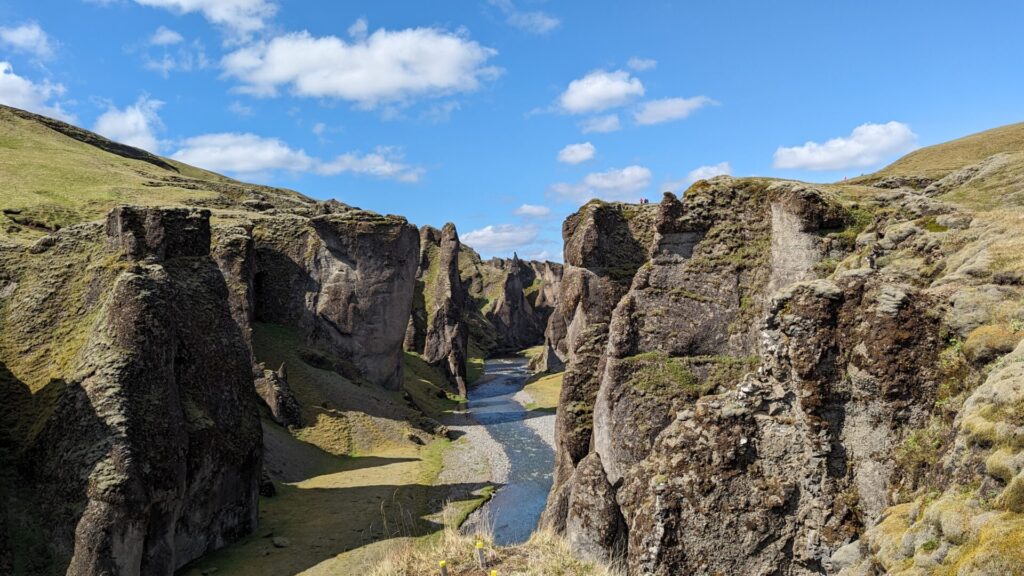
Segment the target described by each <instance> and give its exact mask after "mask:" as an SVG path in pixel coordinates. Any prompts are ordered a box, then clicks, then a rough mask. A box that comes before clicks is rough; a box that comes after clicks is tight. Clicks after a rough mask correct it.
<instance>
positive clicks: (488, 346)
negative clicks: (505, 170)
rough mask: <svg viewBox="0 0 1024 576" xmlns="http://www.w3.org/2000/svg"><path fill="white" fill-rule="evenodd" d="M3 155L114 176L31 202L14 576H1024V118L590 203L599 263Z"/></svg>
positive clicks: (591, 249)
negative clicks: (452, 551) (825, 170)
mask: <svg viewBox="0 0 1024 576" xmlns="http://www.w3.org/2000/svg"><path fill="white" fill-rule="evenodd" d="M0 141H2V142H3V143H4V151H3V154H2V156H3V162H4V164H3V170H4V171H5V172H4V173H5V176H4V178H7V179H8V180H9V181H14V180H16V179H21V180H28V179H30V178H33V177H35V176H34V175H37V174H38V173H39V172H41V171H45V170H57V169H59V170H61V171H62V173H64V174H69V175H71V176H68V178H72V177H73V178H74V179H75V182H80V183H81V186H80V187H79V192H78V193H76V194H70V195H68V194H63V193H61V192H59V191H57V190H55V189H48V188H43V187H37V186H34V185H33V186H32V187H31V191H29V192H25V191H23V190H26V188H18V189H17V191H15V188H14V187H13V186H12V188H11V191H8V192H5V191H2V190H0V209H2V211H3V216H2V218H0V224H2V228H0V386H2V387H3V393H4V398H6V399H7V405H8V406H10V407H11V409H9V410H8V411H7V412H6V416H5V417H4V418H2V419H0V505H2V509H0V574H12V575H19V576H20V575H33V576H34V575H50V574H69V575H75V576H91V575H95V576H101V575H103V576H106V575H118V576H120V575H125V576H128V575H172V574H186V575H189V576H200V575H202V576H208V575H209V574H214V573H216V574H218V575H225V574H227V575H231V574H273V575H278V574H281V575H284V574H299V573H303V574H372V575H374V576H380V575H383V574H433V573H435V572H434V571H435V570H436V566H437V563H436V560H437V558H435V557H434V556H437V555H439V554H441V552H436V550H437V549H438V546H439V545H438V544H437V543H438V542H439V541H440V542H448V540H446V539H447V538H455V539H457V538H458V537H459V534H461V533H460V532H459V530H460V529H462V530H463V531H464V532H465V534H463V536H464V537H466V538H468V539H475V537H476V536H478V535H480V536H481V537H486V538H487V543H486V546H487V554H488V555H489V558H491V561H492V563H493V565H494V566H495V567H497V568H498V569H500V570H506V571H504V572H500V573H501V574H505V573H520V572H516V570H520V569H522V570H525V569H526V568H524V566H526V564H528V562H529V561H531V560H529V559H530V558H535V557H537V556H536V555H537V554H541V551H543V550H548V551H550V550H558V551H563V550H564V554H565V556H567V557H569V559H568V560H566V562H567V563H568V564H571V566H573V567H575V568H573V570H576V571H566V572H565V573H566V574H599V573H600V574H605V573H607V574H611V573H616V574H623V575H631V576H640V575H656V576H672V575H677V574H709V575H712V574H714V575H718V574H722V575H726V574H728V575H732V574H737V575H739V574H744V575H746V574H749V575H765V576H767V575H812V574H828V575H844V576H866V575H876V574H905V575H920V574H950V575H958V576H959V575H967V574H983V575H988V574H990V575H1003V574H1022V573H1024V568H1022V567H1024V547H1021V546H1020V543H1021V542H1020V538H1021V534H1024V451H1022V446H1024V443H1022V442H1021V439H1022V438H1024V418H1022V414H1024V344H1022V343H1021V342H1022V340H1024V256H1022V255H1024V235H1022V234H1021V231H1022V230H1024V124H1016V125H1011V126H1006V127H1003V128H997V129H995V130H991V131H989V132H984V133H980V134H976V135H973V136H968V137H966V138H963V139H960V140H956V141H952V142H949V143H946V144H940V145H937V146H933V147H929V148H922V149H920V150H917V151H915V152H912V153H911V154H909V155H908V156H906V157H904V158H903V159H901V160H898V161H897V162H895V163H894V164H892V165H890V166H889V167H887V168H884V169H883V170H881V171H879V172H877V173H873V174H868V175H864V176H861V177H859V178H855V179H852V180H848V181H844V182H837V183H834V184H811V183H803V182H797V181H792V180H780V179H770V178H756V177H752V178H734V177H731V176H718V177H714V178H710V179H700V180H698V181H696V182H695V183H694V184H692V185H691V186H690V187H689V188H687V189H686V190H685V192H684V193H683V194H681V196H677V195H675V194H673V193H665V194H664V196H663V197H662V199H661V200H660V202H657V203H640V204H633V203H624V202H606V201H601V200H590V201H588V202H586V203H585V204H583V205H582V206H581V207H580V208H579V209H578V210H577V211H576V212H575V213H574V214H572V215H571V216H569V217H568V218H567V219H566V220H565V221H564V224H563V226H562V234H563V241H564V250H563V258H562V259H563V260H564V264H559V263H555V262H550V261H533V260H524V259H520V258H519V257H518V256H517V255H513V257H512V258H504V259H503V258H492V259H483V258H482V257H481V256H480V254H479V253H478V252H476V251H475V250H473V248H472V247H470V246H468V245H465V244H463V243H462V242H461V240H460V238H459V234H458V231H457V230H456V228H455V226H454V224H451V223H448V224H445V225H443V226H442V227H441V228H435V227H432V226H428V225H424V226H419V227H418V226H416V225H414V224H412V223H410V222H409V221H408V220H406V218H404V217H402V216H397V215H381V214H377V213H374V212H371V211H367V210H363V209H360V208H357V207H354V206H349V205H347V204H344V203H342V202H340V201H337V200H329V201H317V200H313V199H311V198H308V197H306V196H303V195H302V194H299V193H297V192H293V191H290V190H284V189H278V188H271V187H264V186H258V185H251V184H245V183H242V182H239V181H236V180H232V179H230V178H227V177H224V176H220V175H217V174H214V173H212V172H207V171H204V170H201V169H198V168H195V167H192V166H189V165H186V164H183V163H181V162H178V161H176V160H171V159H167V158H162V157H158V156H155V155H153V154H150V153H148V152H145V151H143V150H140V149H136V148H131V147H128V146H125V145H121V144H117V143H115V142H112V141H110V140H107V139H106V138H103V137H102V136H99V135H97V134H93V133H91V132H88V131H85V130H82V129H80V128H77V127H75V126H72V125H70V124H66V123H64V122H61V121H58V120H53V119H50V118H46V117H42V116H38V115H35V114H32V113H29V112H25V111H22V110H19V109H16V108H10V107H7V106H0ZM38 150H48V151H50V152H48V154H47V155H46V156H45V157H41V156H40V155H38V154H36V153H35V152H36V151H38ZM9 181H5V182H6V183H7V184H8V185H10V182H9ZM94 182H103V183H104V184H103V186H98V187H97V186H94V185H93V184H92V183H94ZM86 183H89V185H88V186H87V185H86ZM484 254H487V252H484ZM549 487H550V491H548V488H549ZM535 529H536V532H535ZM488 533H489V534H488ZM446 534H447V535H446ZM460 542H461V541H460ZM482 545H483V544H482ZM431 546H435V548H431ZM401 547H404V548H403V550H405V552H406V556H404V557H403V558H405V560H395V559H394V558H391V557H390V555H392V551H393V550H394V549H396V548H401ZM440 548H442V549H443V546H440ZM542 549H543V550H542ZM539 550H540V551H539ZM465 553H466V554H469V553H470V550H469V548H468V547H467V549H466V550H465ZM544 553H546V552H544ZM560 553H561V552H560ZM432 555H433V556H432ZM467 557H468V556H467ZM420 560H423V561H424V565H422V566H419V565H417V566H410V565H409V563H413V562H419V561H420ZM428 560H429V562H427V561H428ZM388 562H392V564H388ZM400 562H406V564H405V565H403V567H402V568H401V570H399V569H398V568H388V566H392V567H395V566H398V565H399V564H398V563H400ZM375 566H376V567H377V568H374V567H375ZM605 567H607V568H605ZM371 570H377V571H376V572H372V571H371ZM472 570H475V568H474V567H473V566H472V565H471V563H467V561H464V562H463V563H462V564H459V563H458V562H453V563H452V572H451V574H452V575H453V576H468V575H469V574H476V573H478V572H473V571H472ZM597 570H605V572H598V571H597ZM522 573H525V572H522Z"/></svg>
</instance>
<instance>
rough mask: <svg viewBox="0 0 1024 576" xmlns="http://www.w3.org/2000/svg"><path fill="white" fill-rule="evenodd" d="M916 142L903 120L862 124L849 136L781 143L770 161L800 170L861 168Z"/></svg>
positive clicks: (908, 148) (906, 148)
mask: <svg viewBox="0 0 1024 576" xmlns="http://www.w3.org/2000/svg"><path fill="white" fill-rule="evenodd" d="M916 145H917V134H914V133H913V132H912V131H911V130H910V126H907V125H906V124H903V123H902V122H889V123H886V124H861V125H860V126H858V127H856V128H854V129H853V132H851V133H850V135H849V136H846V137H841V138H833V139H831V140H829V141H827V142H825V143H824V144H818V143H817V142H810V141H809V142H807V143H806V144H804V145H803V146H793V147H790V148H785V147H780V148H778V149H777V150H776V151H775V162H774V164H773V165H774V167H775V168H795V169H802V170H844V169H847V168H862V167H866V166H871V165H874V164H878V163H879V162H881V161H882V160H884V159H886V158H888V157H891V156H894V155H897V154H903V153H906V152H909V151H910V150H912V149H914V147H915V146H916Z"/></svg>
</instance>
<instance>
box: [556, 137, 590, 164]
mask: <svg viewBox="0 0 1024 576" xmlns="http://www.w3.org/2000/svg"><path fill="white" fill-rule="evenodd" d="M595 151H596V148H594V145H593V144H591V143H590V142H583V143H582V144H569V145H568V146H566V147H565V148H562V149H561V150H559V151H558V161H559V162H563V163H565V164H579V163H580V162H586V161H587V160H590V159H591V158H593V157H594V153H595Z"/></svg>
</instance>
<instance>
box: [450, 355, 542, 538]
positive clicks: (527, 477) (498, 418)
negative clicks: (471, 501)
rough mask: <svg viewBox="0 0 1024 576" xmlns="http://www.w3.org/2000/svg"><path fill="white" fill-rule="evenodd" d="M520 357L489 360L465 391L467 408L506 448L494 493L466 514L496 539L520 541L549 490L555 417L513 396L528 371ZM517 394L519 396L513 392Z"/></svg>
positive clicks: (534, 524)
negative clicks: (504, 468)
mask: <svg viewBox="0 0 1024 576" xmlns="http://www.w3.org/2000/svg"><path fill="white" fill-rule="evenodd" d="M526 364H527V361H526V360H525V359H521V358H512V359H495V360H488V361H487V362H486V364H485V365H484V376H483V378H481V380H480V383H479V384H477V385H476V386H475V387H473V388H472V389H470V391H469V404H468V408H469V413H470V415H471V416H472V417H473V419H474V420H475V421H476V422H477V423H478V425H480V426H483V427H484V428H485V429H486V430H487V432H488V434H489V435H490V436H491V437H492V438H493V439H494V440H495V441H496V442H497V444H498V445H499V446H500V448H501V449H502V450H503V451H504V453H505V456H506V459H507V462H508V470H507V473H505V474H502V475H503V476H504V478H497V479H496V480H497V481H498V482H499V483H500V484H503V486H502V487H501V488H499V489H498V492H497V493H496V494H495V495H494V497H493V498H492V499H491V500H490V502H488V503H487V504H485V505H484V506H483V507H482V508H481V509H480V510H479V511H478V512H477V514H475V515H474V517H473V518H471V519H470V524H471V525H477V526H478V525H479V523H485V524H486V525H489V526H490V527H491V530H492V531H493V534H494V540H495V543H497V544H499V545H509V544H518V543H520V542H523V541H525V540H527V539H528V538H529V537H530V534H532V533H533V531H534V530H535V529H536V528H537V522H538V520H539V519H540V515H541V512H543V510H544V504H545V503H546V502H547V497H548V491H549V490H550V489H551V480H552V473H553V471H554V465H555V464H554V462H555V453H554V450H553V449H552V445H551V441H552V440H551V439H552V438H553V436H554V424H555V417H554V415H553V414H551V413H549V412H543V411H536V410H532V411H530V410H526V408H525V407H524V406H523V404H521V403H520V402H519V401H517V399H521V398H522V397H523V396H522V394H519V393H520V392H521V391H522V389H523V386H525V384H526V380H527V379H528V378H529V377H530V373H529V371H528V370H527V367H526ZM517 394H519V396H517Z"/></svg>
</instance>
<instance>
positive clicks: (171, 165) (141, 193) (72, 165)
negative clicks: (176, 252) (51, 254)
mask: <svg viewBox="0 0 1024 576" xmlns="http://www.w3.org/2000/svg"><path fill="white" fill-rule="evenodd" d="M0 190H3V197H2V200H0V209H2V210H3V216H2V217H0V240H10V241H15V242H18V241H21V242H29V241H34V240H35V239H37V238H38V237H39V236H42V235H43V234H46V233H49V232H51V231H53V230H56V229H59V228H63V227H67V226H69V225H72V224H77V223H79V222H84V221H89V220H96V219H98V218H101V217H102V216H103V215H104V214H106V213H107V211H109V210H110V208H111V207H113V206H116V205H118V204H125V203H130V204H143V205H192V206H206V207H209V208H213V209H219V210H231V209H244V206H243V204H242V203H243V202H245V201H246V200H257V199H258V200H260V201H264V202H268V203H269V204H272V205H278V206H292V205H296V206H297V205H303V204H306V203H309V202H311V200H309V199H308V198H306V197H304V196H302V195H301V194H299V193H297V192H293V191H290V190H282V189H277V188H269V187H266V186H257V185H252V184H245V183H242V182H238V181H236V180H232V179H230V178H227V177H224V176H220V175H218V174H214V173H213V172H208V171H206V170H201V169H199V168H195V167H193V166H189V165H187V164H182V163H181V162H177V161H175V160H170V159H166V158H160V157H157V156H154V155H152V154H149V153H148V152H145V151H143V150H139V149H137V148H132V147H130V146H125V145H122V144H117V143H115V142H112V141H110V140H107V139H106V138H103V137H102V136H99V135H98V134H94V133H92V132H88V131H86V130H82V129H80V128H77V127H75V126H71V125H70V124H65V123H63V122H60V121H57V120H52V119H49V118H45V117H43V116H37V115H35V114H31V113H28V112H25V111H22V110H18V109H16V108H10V107H7V106H0Z"/></svg>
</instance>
